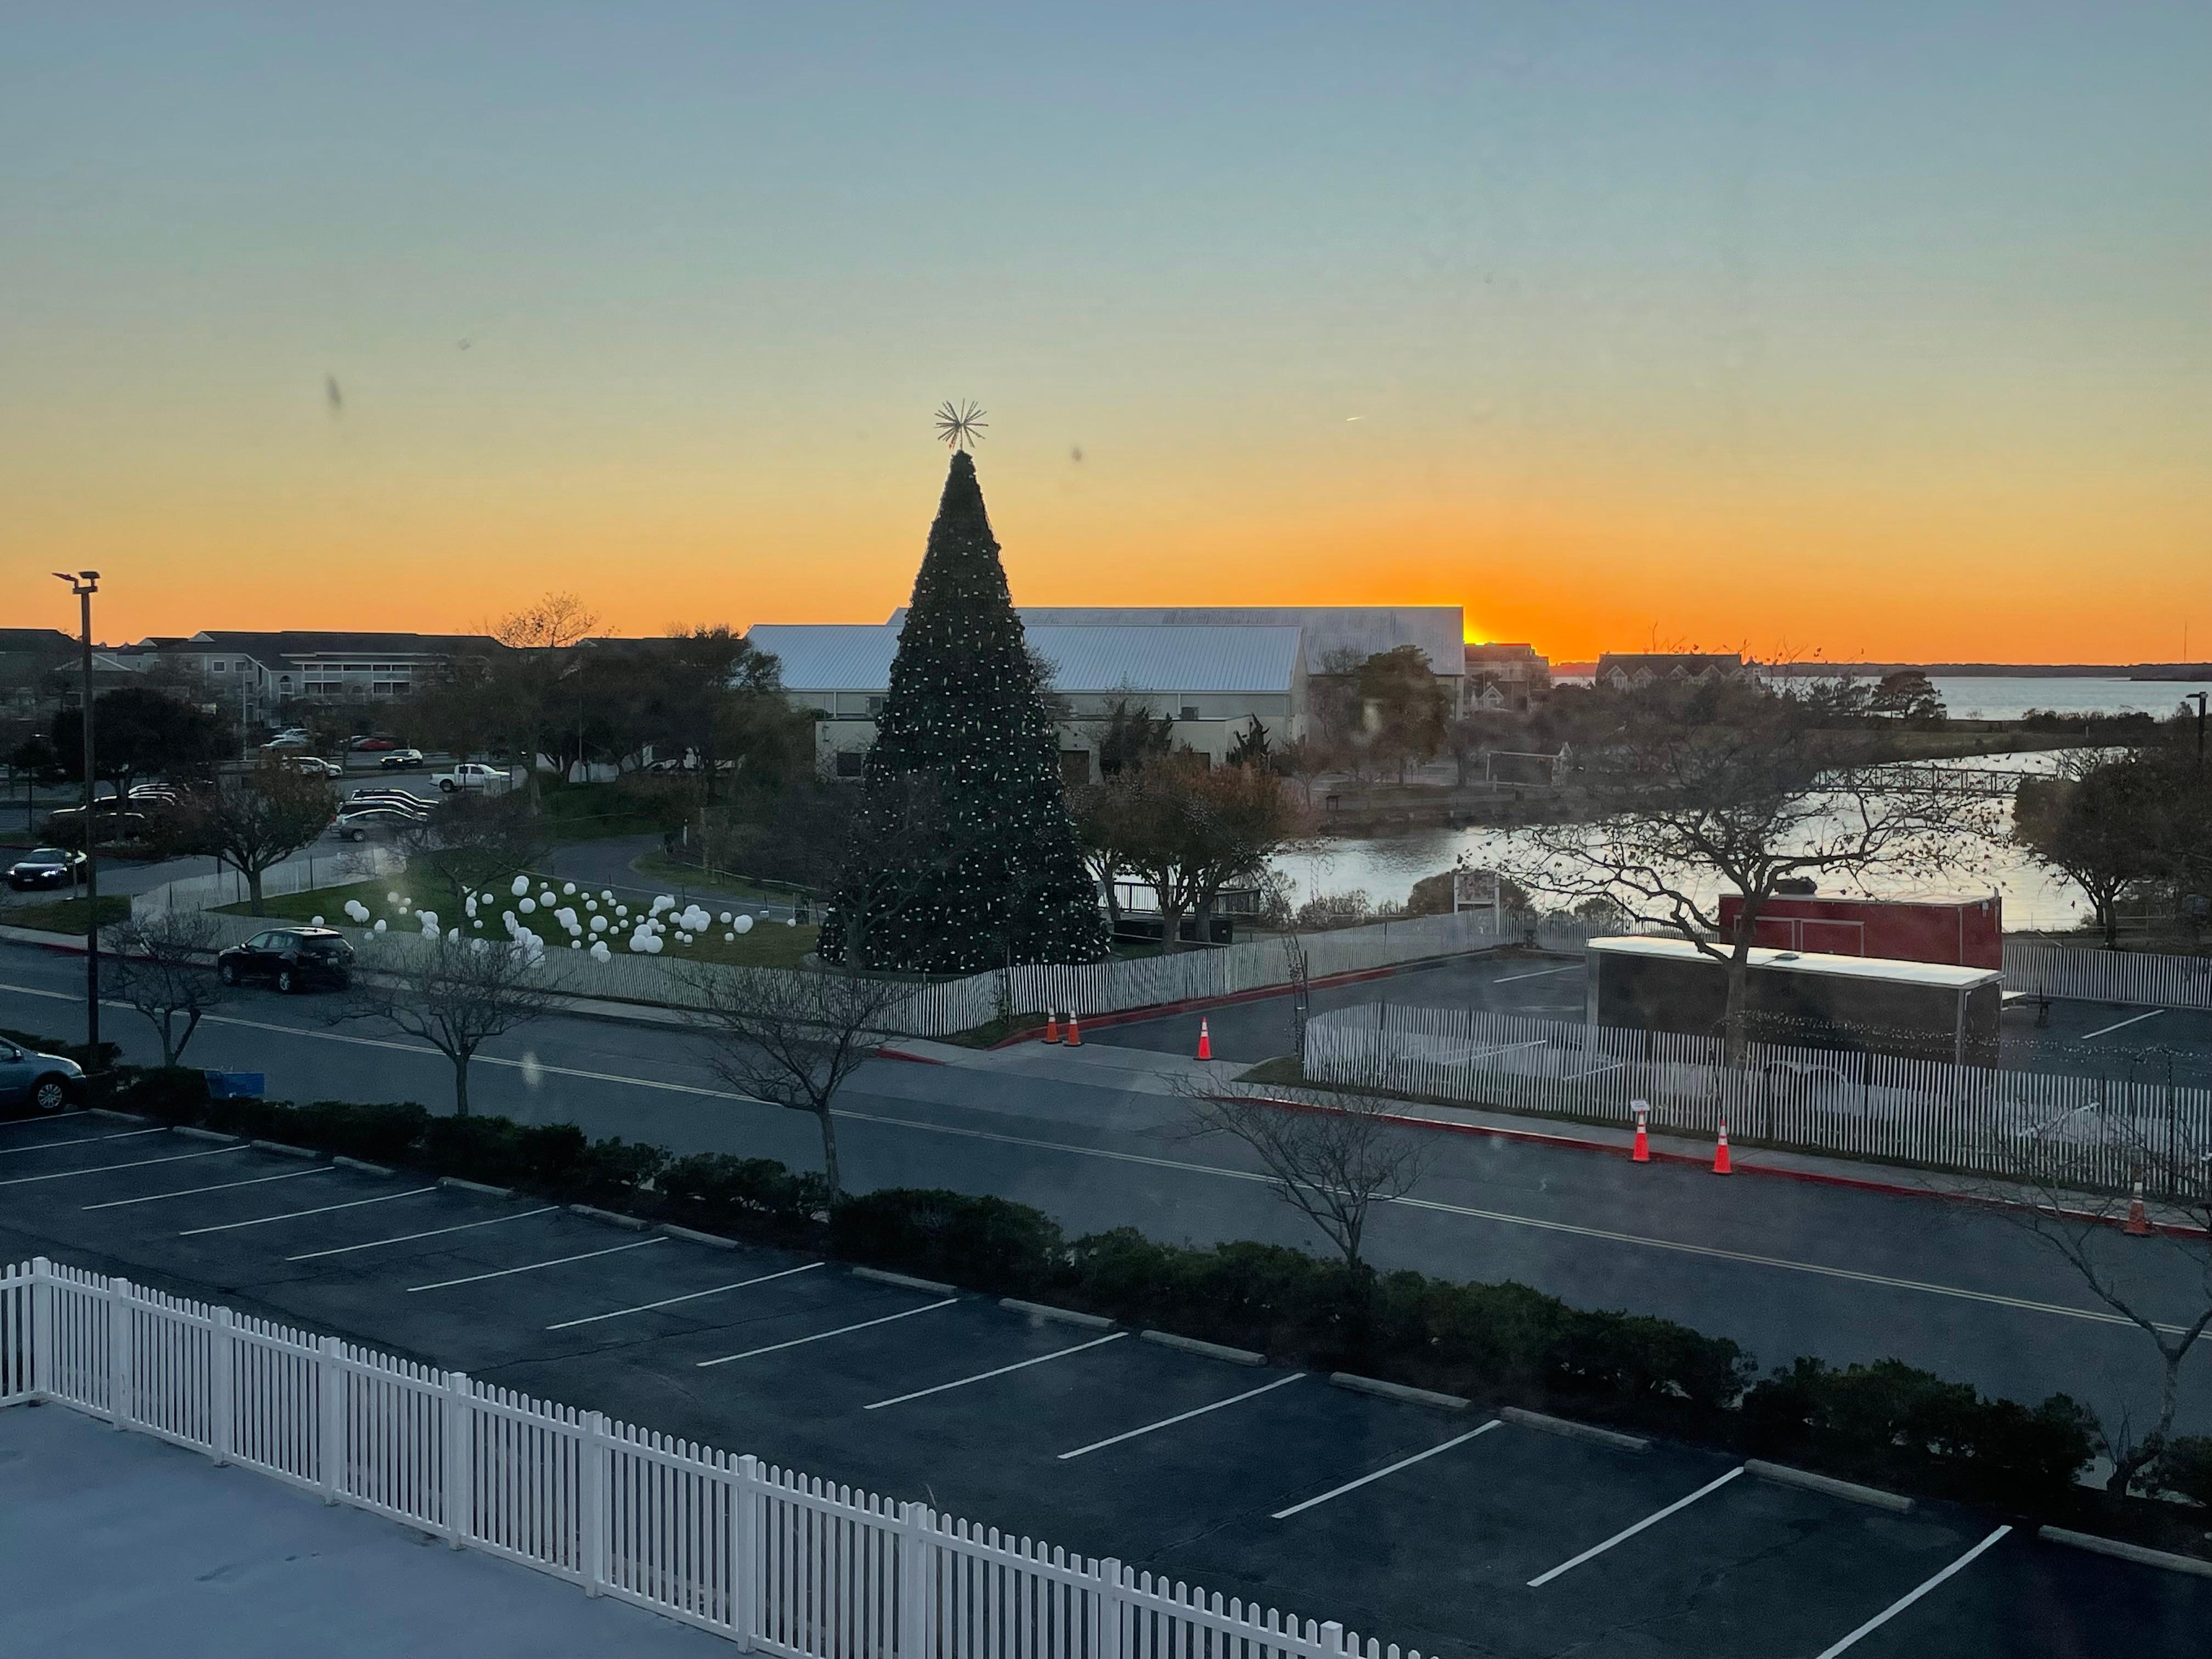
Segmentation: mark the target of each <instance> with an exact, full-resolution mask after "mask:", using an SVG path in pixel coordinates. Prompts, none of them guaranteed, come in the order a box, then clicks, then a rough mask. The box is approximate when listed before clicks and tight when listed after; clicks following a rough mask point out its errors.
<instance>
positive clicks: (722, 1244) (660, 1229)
mask: <svg viewBox="0 0 2212 1659" xmlns="http://www.w3.org/2000/svg"><path fill="white" fill-rule="evenodd" d="M653 1231H655V1232H657V1233H665V1234H667V1235H668V1237H671V1238H681V1239H684V1240H687V1241H689V1242H690V1243H694V1244H704V1245H706V1246H707V1247H708V1249H715V1250H734V1249H738V1241H737V1240H736V1239H734V1238H718V1237H715V1236H714V1234H713V1233H702V1232H700V1231H697V1230H696V1229H694V1228H690V1227H679V1226H678V1225H676V1224H675V1223H674V1222H672V1221H662V1222H658V1223H656V1224H654V1226H653Z"/></svg>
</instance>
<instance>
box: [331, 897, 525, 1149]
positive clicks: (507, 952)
mask: <svg viewBox="0 0 2212 1659" xmlns="http://www.w3.org/2000/svg"><path fill="white" fill-rule="evenodd" d="M563 988H564V987H563V986H562V977H561V974H560V971H559V969H556V967H554V966H553V964H552V963H550V962H549V961H548V960H547V959H546V957H545V956H544V952H542V951H529V950H526V949H524V948H523V947H522V946H520V945H513V944H510V943H508V942H507V941H506V940H504V939H499V940H491V939H473V938H459V939H457V938H454V937H453V935H452V934H451V933H441V934H438V935H435V936H426V937H424V938H422V939H387V940H383V941H380V942H379V943H377V944H376V945H372V946H370V947H368V949H367V950H365V951H364V952H363V954H362V959H360V960H359V961H356V963H355V964H354V970H353V980H352V983H351V984H350V985H349V987H347V991H346V1000H345V1002H344V1003H343V1005H342V1006H341V1008H340V1012H339V1013H338V1015H337V1018H340V1019H380V1020H385V1021H387V1022H389V1023H390V1024H393V1025H396V1026H398V1028H399V1029H400V1030H403V1031H404V1032H406V1033H407V1034H408V1035H409V1036H416V1037H420V1038H422V1041H423V1042H427V1043H428V1044H429V1045H430V1046H431V1047H432V1048H435V1049H436V1050H437V1051H438V1052H439V1053H440V1054H443V1055H445V1057H446V1058H447V1060H449V1061H451V1062H452V1064H453V1112H454V1115H456V1116H459V1117H466V1116H467V1115H469V1062H470V1061H471V1060H474V1059H475V1058H476V1055H477V1050H478V1049H480V1048H483V1046H484V1044H486V1043H487V1042H492V1041H493V1040H494V1039H495V1038H498V1037H502V1036H506V1035H507V1033H508V1032H510V1031H513V1030H519V1029H520V1028H521V1027H523V1026H525V1025H528V1024H532V1022H534V1021H537V1020H539V1019H543V1018H544V1017H545V1016H546V1015H547V1014H549V1013H550V1012H553V1010H554V1009H555V1008H556V1006H558V1005H559V1002H560V1000H561V996H562V990H563Z"/></svg>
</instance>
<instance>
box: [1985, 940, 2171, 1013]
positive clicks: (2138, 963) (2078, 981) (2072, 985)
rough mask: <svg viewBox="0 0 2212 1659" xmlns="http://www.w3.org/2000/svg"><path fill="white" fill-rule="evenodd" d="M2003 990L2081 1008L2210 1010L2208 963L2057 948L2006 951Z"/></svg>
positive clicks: (2009, 948) (2138, 953)
mask: <svg viewBox="0 0 2212 1659" xmlns="http://www.w3.org/2000/svg"><path fill="white" fill-rule="evenodd" d="M2004 976H2005V989H2006V990H2008V991H2025V992H2027V994H2029V995H2031V996H2051V997H2077V998H2080V999H2081V1000H2083V1001H2085V1002H2124V1003H2135V1004H2147V1005H2148V1006H2153V1007H2159V1008H2212V957H2162V956H2153V955H2150V954H2149V953H2148V952H2141V951H2085V950H2075V949H2069V947H2068V946H2065V945H2025V944H2023V945H2006V946H2005V948H2004Z"/></svg>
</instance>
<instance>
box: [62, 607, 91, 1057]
mask: <svg viewBox="0 0 2212 1659" xmlns="http://www.w3.org/2000/svg"><path fill="white" fill-rule="evenodd" d="M53 574H54V575H55V577H56V578H57V579H58V580H62V581H65V582H67V583H68V584H69V585H70V592H72V593H74V594H76V597H77V605H78V609H79V611H80V613H81V617H82V630H83V635H84V1059H85V1066H84V1069H85V1071H86V1073H87V1074H88V1075H89V1074H90V1073H94V1072H96V1071H98V1070H99V1068H100V832H99V828H98V826H97V825H96V824H95V823H94V821H93V807H94V804H95V802H96V799H97V797H96V796H95V794H94V782H93V761H92V596H93V595H94V594H95V593H97V592H100V572H98V571H97V570H80V571H78V572H77V573H76V575H74V576H72V575H70V574H69V573H68V572H67V571H65V570H57V571H55V572H54V573H53Z"/></svg>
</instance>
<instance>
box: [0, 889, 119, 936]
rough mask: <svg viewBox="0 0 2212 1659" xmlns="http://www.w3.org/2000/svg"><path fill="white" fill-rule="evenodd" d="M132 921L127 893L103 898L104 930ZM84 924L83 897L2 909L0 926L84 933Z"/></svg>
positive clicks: (101, 909)
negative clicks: (120, 922) (119, 923)
mask: <svg viewBox="0 0 2212 1659" xmlns="http://www.w3.org/2000/svg"><path fill="white" fill-rule="evenodd" d="M130 920H131V899H130V896H129V895H128V894H117V893H103V894H101V895H100V926H101V927H113V926H114V925H115V924H116V923H117V922H118V921H130ZM85 921H86V917H85V902H84V900H83V899H82V898H65V899H48V900H47V901H46V902H45V903H43V904H15V905H10V906H9V908H6V909H4V910H0V926H5V927H37V928H41V929H43V930H44V931H46V933H82V932H84V924H85Z"/></svg>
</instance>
